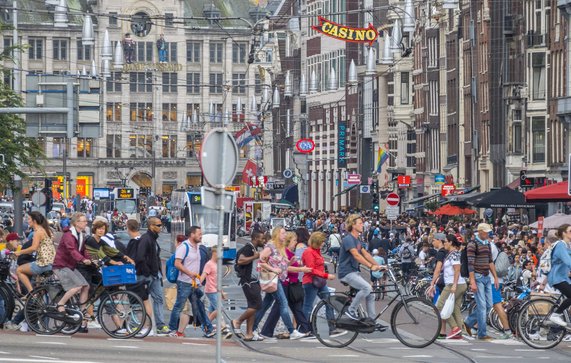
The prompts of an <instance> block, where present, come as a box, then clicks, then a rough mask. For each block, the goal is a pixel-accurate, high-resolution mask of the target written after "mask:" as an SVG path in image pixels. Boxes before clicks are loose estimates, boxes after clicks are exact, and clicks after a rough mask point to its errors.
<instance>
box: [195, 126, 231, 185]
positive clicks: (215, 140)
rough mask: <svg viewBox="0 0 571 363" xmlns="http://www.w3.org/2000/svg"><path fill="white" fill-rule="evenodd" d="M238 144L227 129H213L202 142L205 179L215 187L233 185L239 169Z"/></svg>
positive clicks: (202, 166)
mask: <svg viewBox="0 0 571 363" xmlns="http://www.w3.org/2000/svg"><path fill="white" fill-rule="evenodd" d="M238 158H239V154H238V146H237V145H236V141H235V140H234V137H233V136H232V135H231V134H230V133H228V132H227V131H226V129H224V128H221V127H217V128H215V129H212V131H210V132H209V133H208V134H207V135H206V137H205V138H204V141H203V142H202V151H201V152H200V168H201V169H202V174H203V175H204V179H206V181H207V182H208V184H210V185H212V186H213V187H217V188H223V187H225V186H226V185H232V181H233V180H234V177H235V176H236V170H237V169H238Z"/></svg>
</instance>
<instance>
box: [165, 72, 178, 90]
mask: <svg viewBox="0 0 571 363" xmlns="http://www.w3.org/2000/svg"><path fill="white" fill-rule="evenodd" d="M177 76H178V74H177V73H163V92H165V93H176V92H177V87H176V86H177Z"/></svg>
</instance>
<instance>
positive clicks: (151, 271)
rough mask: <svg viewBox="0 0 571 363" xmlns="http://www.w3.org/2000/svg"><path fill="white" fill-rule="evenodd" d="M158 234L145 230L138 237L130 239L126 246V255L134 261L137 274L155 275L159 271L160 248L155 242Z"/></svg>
mask: <svg viewBox="0 0 571 363" xmlns="http://www.w3.org/2000/svg"><path fill="white" fill-rule="evenodd" d="M158 238H159V235H158V234H157V233H154V232H151V231H147V232H146V233H145V234H143V235H142V236H141V238H139V239H131V241H129V245H128V247H127V255H128V256H129V257H131V258H132V259H133V261H135V268H136V269H137V275H142V276H145V277H149V276H157V275H158V273H159V272H161V273H162V271H161V259H160V255H161V248H160V247H159V244H158V243H157V239H158Z"/></svg>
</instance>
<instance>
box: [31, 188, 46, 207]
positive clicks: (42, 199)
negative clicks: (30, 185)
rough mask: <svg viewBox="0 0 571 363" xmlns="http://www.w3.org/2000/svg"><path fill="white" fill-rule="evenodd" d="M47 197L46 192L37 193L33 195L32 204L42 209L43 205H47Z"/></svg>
mask: <svg viewBox="0 0 571 363" xmlns="http://www.w3.org/2000/svg"><path fill="white" fill-rule="evenodd" d="M46 200H47V197H46V195H45V194H44V192H41V191H37V192H34V194H32V203H33V204H34V205H35V206H36V207H41V206H42V205H44V204H46Z"/></svg>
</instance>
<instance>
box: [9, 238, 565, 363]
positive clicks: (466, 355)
mask: <svg viewBox="0 0 571 363" xmlns="http://www.w3.org/2000/svg"><path fill="white" fill-rule="evenodd" d="M168 238H169V236H168V235H161V237H160V243H161V246H162V248H164V249H166V250H167V251H168ZM242 242H243V241H242ZM168 255H169V253H168V252H165V253H164V256H165V257H166V256H168ZM227 272H228V273H227V276H225V278H224V289H225V290H226V291H227V293H228V295H229V300H228V301H227V302H226V304H225V308H226V313H227V315H228V316H229V317H231V318H234V317H236V316H238V315H239V314H240V313H241V312H242V311H243V309H244V307H245V299H244V297H243V295H242V290H241V288H240V287H239V286H238V285H237V280H236V278H235V276H234V272H233V269H228V271H227ZM333 286H334V287H335V288H337V289H343V287H341V286H340V285H339V284H338V283H334V284H333ZM385 303H386V300H385V301H381V302H380V305H379V307H383V306H384V304H385ZM385 314H386V315H388V314H387V313H385ZM386 315H383V318H385V319H388V318H387V316H386ZM167 318H168V313H167ZM278 329H279V328H278ZM185 333H186V335H187V337H186V338H183V339H176V338H168V337H147V338H146V339H144V340H138V339H129V340H114V339H110V338H109V337H108V336H107V335H105V334H104V333H103V332H102V331H101V330H97V329H91V330H90V332H89V334H88V335H80V334H76V335H74V336H72V337H68V336H62V335H56V336H36V335H33V334H32V333H28V334H24V333H19V332H5V333H4V334H3V336H2V344H1V345H0V362H48V361H49V362H69V363H75V362H78V363H79V362H82V363H86V362H97V363H99V362H110V361H121V362H157V361H167V360H168V361H169V362H188V361H189V358H192V360H193V361H198V362H207V361H213V360H214V358H215V339H204V338H202V337H201V333H200V331H199V330H198V329H194V328H193V327H189V328H188V329H187V330H186V332H185ZM570 357H571V342H562V343H561V344H560V345H559V346H558V347H557V348H556V349H551V350H547V351H542V350H535V349H531V348H529V347H528V346H526V345H525V344H524V343H522V342H519V341H516V340H507V341H501V340H496V341H492V342H478V341H474V340H459V341H456V340H451V341H446V340H444V341H437V342H436V343H435V344H433V345H431V346H429V347H427V348H424V349H412V348H408V347H406V346H404V345H402V344H401V343H400V342H399V341H398V340H397V339H396V338H395V337H394V336H393V334H392V333H391V332H385V333H374V334H369V335H360V336H359V338H357V340H356V341H355V342H354V343H353V344H351V345H350V346H349V347H347V348H342V349H335V348H327V347H325V346H322V345H321V344H320V343H319V342H318V341H317V340H298V341H289V340H277V341H273V342H270V341H264V342H249V343H247V344H246V343H244V342H242V341H240V340H239V339H236V338H233V339H230V340H226V341H224V343H223V358H224V360H225V361H227V362H267V361H272V362H291V361H293V360H295V361H299V362H364V361H370V360H372V359H374V360H375V361H377V362H391V361H394V360H396V359H398V361H399V362H436V361H438V362H482V363H486V362H499V361H517V362H518V363H523V362H537V361H541V360H550V361H554V362H569V360H570Z"/></svg>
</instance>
